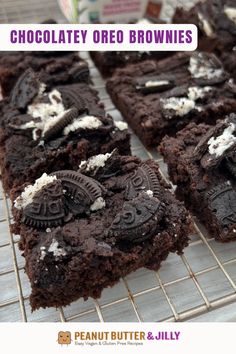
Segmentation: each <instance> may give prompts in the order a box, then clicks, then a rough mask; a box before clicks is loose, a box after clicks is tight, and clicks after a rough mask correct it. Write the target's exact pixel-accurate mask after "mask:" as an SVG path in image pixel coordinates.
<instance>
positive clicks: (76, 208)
mask: <svg viewBox="0 0 236 354" xmlns="http://www.w3.org/2000/svg"><path fill="white" fill-rule="evenodd" d="M52 175H55V176H57V178H58V179H59V180H61V183H62V186H63V190H64V195H65V203H66V207H67V208H68V210H69V211H70V212H71V213H72V214H73V215H78V214H82V213H85V212H86V211H88V210H89V209H90V205H91V204H93V203H94V202H95V200H96V199H97V198H99V197H101V195H102V189H101V187H100V185H99V184H98V183H97V182H96V181H95V180H94V179H92V178H90V177H88V176H85V175H82V174H81V173H79V172H75V171H69V170H64V171H58V172H54V173H53V174H52Z"/></svg>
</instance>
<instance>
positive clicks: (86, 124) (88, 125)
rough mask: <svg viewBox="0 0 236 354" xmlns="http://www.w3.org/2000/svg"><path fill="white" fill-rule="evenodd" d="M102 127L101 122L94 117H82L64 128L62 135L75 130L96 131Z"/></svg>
mask: <svg viewBox="0 0 236 354" xmlns="http://www.w3.org/2000/svg"><path fill="white" fill-rule="evenodd" d="M101 125H102V122H101V121H100V120H99V119H98V118H97V117H94V116H84V117H78V118H76V119H74V121H73V122H72V123H71V124H69V125H67V127H65V128H64V130H63V134H64V135H68V134H69V133H70V132H74V131H76V130H77V129H97V128H99V127H100V126H101Z"/></svg>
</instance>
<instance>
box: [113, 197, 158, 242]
mask: <svg viewBox="0 0 236 354" xmlns="http://www.w3.org/2000/svg"><path fill="white" fill-rule="evenodd" d="M164 211H165V205H164V204H163V203H161V202H160V200H159V199H157V198H154V197H149V196H148V195H147V194H146V193H142V194H140V195H139V196H138V197H136V198H134V199H133V200H132V201H128V202H125V203H124V205H123V208H122V211H121V212H120V213H118V215H117V216H116V218H115V219H114V221H113V223H112V225H111V227H110V229H109V236H111V237H114V238H115V239H116V241H117V242H119V241H127V242H134V243H138V242H142V241H144V240H146V239H148V238H151V237H152V236H154V235H155V234H156V233H157V230H158V226H159V222H160V221H161V219H162V217H163V215H164Z"/></svg>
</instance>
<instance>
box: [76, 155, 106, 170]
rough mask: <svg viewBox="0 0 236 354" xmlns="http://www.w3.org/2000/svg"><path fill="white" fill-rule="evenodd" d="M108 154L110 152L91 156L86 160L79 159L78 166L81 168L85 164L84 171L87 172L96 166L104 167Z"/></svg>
mask: <svg viewBox="0 0 236 354" xmlns="http://www.w3.org/2000/svg"><path fill="white" fill-rule="evenodd" d="M110 156H111V154H109V153H106V154H99V155H96V156H92V157H90V158H89V159H88V160H87V161H81V163H80V165H79V168H82V167H83V166H85V165H86V164H87V166H86V169H85V171H86V172H89V171H93V170H94V169H95V168H97V167H98V168H99V167H104V166H105V164H106V161H107V160H108V159H109V158H110Z"/></svg>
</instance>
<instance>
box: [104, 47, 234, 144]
mask: <svg viewBox="0 0 236 354" xmlns="http://www.w3.org/2000/svg"><path fill="white" fill-rule="evenodd" d="M235 88H236V85H235V82H234V80H233V79H232V78H231V77H230V75H229V74H228V73H227V72H226V71H225V70H224V68H223V66H222V63H221V61H220V60H219V59H218V58H217V57H216V56H215V55H214V54H209V53H203V52H195V53H178V54H176V55H174V56H173V57H172V58H168V59H165V60H162V61H159V62H157V61H154V60H149V61H145V62H143V63H139V64H135V65H129V66H127V67H126V68H125V69H120V70H118V71H116V73H115V74H114V76H113V77H112V78H111V79H109V80H108V81H107V89H108V91H109V93H110V95H111V98H112V100H113V102H114V104H115V105H116V106H117V108H118V109H119V110H120V111H121V112H122V114H123V116H124V117H125V119H126V120H127V121H128V123H129V124H130V126H131V127H132V128H133V130H134V131H135V133H136V134H137V135H138V136H139V137H140V139H141V140H142V142H143V143H144V144H145V145H146V146H148V147H155V146H157V145H158V144H159V143H160V141H161V139H162V138H163V137H164V136H165V135H166V134H168V135H174V134H175V133H176V132H177V131H178V130H180V129H181V128H183V127H184V126H185V125H187V124H188V123H189V122H196V123H199V122H205V123H208V124H214V123H215V122H216V120H217V119H218V118H221V117H222V115H224V114H228V113H230V112H232V111H234V110H236V100H235V98H236V91H235Z"/></svg>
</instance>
